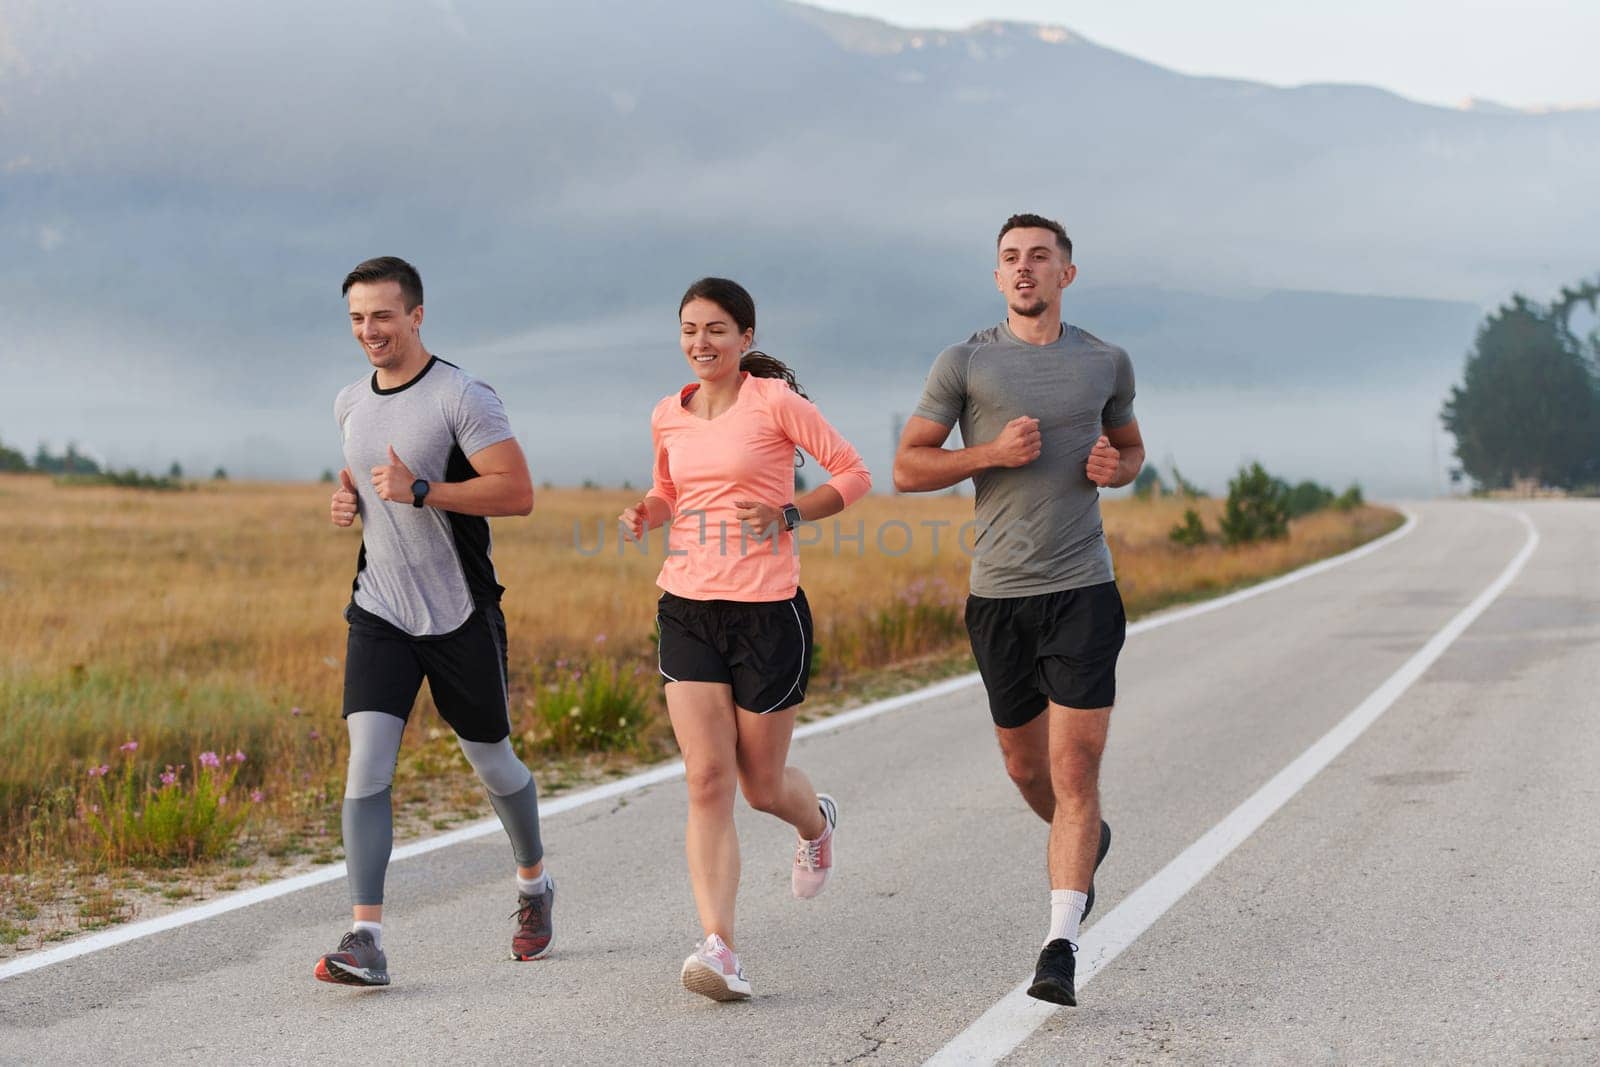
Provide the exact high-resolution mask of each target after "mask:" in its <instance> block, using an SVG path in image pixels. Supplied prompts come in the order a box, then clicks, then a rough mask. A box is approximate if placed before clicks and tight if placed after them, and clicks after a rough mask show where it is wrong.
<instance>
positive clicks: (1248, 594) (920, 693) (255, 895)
mask: <svg viewBox="0 0 1600 1067" xmlns="http://www.w3.org/2000/svg"><path fill="white" fill-rule="evenodd" d="M1405 515H1406V521H1405V523H1404V524H1403V525H1401V526H1400V527H1399V529H1396V530H1394V531H1392V532H1390V533H1388V534H1385V535H1384V536H1383V537H1380V538H1378V539H1377V540H1376V541H1370V542H1368V543H1367V544H1365V545H1362V546H1361V547H1360V548H1355V549H1351V550H1350V551H1349V552H1345V553H1342V554H1340V555H1337V556H1332V557H1330V558H1328V559H1325V560H1320V561H1318V562H1316V563H1312V564H1308V565H1307V566H1304V567H1301V568H1300V569H1299V570H1294V571H1290V572H1289V573H1288V574H1284V575H1280V576H1279V577H1277V578H1273V579H1271V580H1269V581H1265V582H1262V583H1260V584H1259V585H1253V586H1250V587H1249V588H1247V589H1241V590H1239V591H1238V592H1235V593H1229V594H1228V595H1227V596H1221V597H1218V598H1217V599H1215V600H1208V601H1205V602H1204V603H1200V604H1193V605H1190V606H1188V607H1183V608H1175V609H1173V610H1171V611H1164V612H1159V613H1157V614H1155V615H1152V616H1150V617H1149V618H1147V619H1142V620H1140V621H1139V622H1136V623H1134V624H1132V625H1131V626H1129V627H1128V636H1129V637H1133V636H1135V635H1137V634H1142V633H1145V632H1147V631H1150V630H1154V629H1156V628H1157V627H1160V626H1166V625H1168V624H1170V623H1174V622H1182V621H1184V620H1185V619H1192V618H1194V617H1195V616H1196V615H1204V614H1205V613H1207V612H1210V611H1217V610H1219V609H1221V608H1225V607H1228V606H1230V605H1233V604H1237V603H1239V602H1240V601H1243V600H1249V599H1250V598H1252V597H1257V596H1260V595H1262V594H1263V593H1269V592H1272V591H1273V590H1275V589H1281V588H1283V587H1284V586H1286V585H1290V584H1292V583H1294V582H1298V581H1300V580H1302V579H1305V578H1310V577H1312V576H1313V575H1317V574H1321V573H1323V572H1324V571H1327V570H1330V569H1331V568H1333V567H1338V566H1341V565H1342V564H1345V563H1349V562H1351V561H1352V560H1357V559H1360V558H1362V557H1363V556H1367V555H1370V554H1372V553H1373V552H1376V551H1378V550H1379V549H1381V548H1384V547H1386V546H1388V545H1390V544H1393V543H1394V542H1395V541H1398V540H1399V539H1400V538H1402V537H1404V536H1406V535H1407V534H1409V533H1410V532H1411V531H1412V529H1413V528H1415V527H1416V525H1417V517H1416V516H1415V515H1414V514H1412V513H1410V512H1406V513H1405ZM978 684H979V678H978V675H977V674H976V673H971V674H963V675H958V676H957V677H954V678H948V679H946V680H944V681H942V682H937V683H935V684H933V685H930V686H926V687H924V688H922V689H918V690H915V691H914V692H910V693H902V694H900V695H899V696H896V697H889V698H888V699H886V700H877V701H873V702H872V703H871V704H865V705H863V706H861V707H859V708H856V709H854V710H852V711H846V712H841V713H840V714H838V715H830V716H828V717H827V718H825V719H819V720H818V721H816V722H812V723H807V724H806V725H804V726H801V727H799V728H798V729H796V730H795V732H794V739H795V740H796V741H800V740H804V739H805V738H807V737H814V736H816V735H818V734H825V733H831V732H833V731H834V730H842V729H844V728H845V727H847V726H853V725H855V724H856V723H858V722H864V721H866V720H867V719H873V718H876V717H877V716H879V715H883V714H886V713H888V712H891V711H898V710H899V709H901V708H905V707H909V706H911V705H913V704H920V703H922V702H924V701H927V700H932V699H935V698H937V697H941V696H946V695H948V694H950V693H955V692H959V691H961V690H963V689H967V688H970V687H972V686H976V685H978ZM682 774H683V762H682V761H681V760H677V761H674V762H672V763H666V764H662V765H661V766H658V767H652V768H650V769H649V770H647V771H641V772H639V773H638V774H632V775H629V776H628V777H626V778H619V779H617V780H616V781H614V782H608V783H606V784H605V785H602V786H596V787H594V788H593V789H584V790H581V791H580V792H577V793H572V794H570V795H568V796H564V797H554V798H552V799H550V800H543V799H541V800H540V801H539V816H540V818H541V819H546V818H549V817H551V816H554V815H560V814H561V813H562V812H567V811H572V810H573V809H575V808H581V807H584V806H586V805H589V804H596V803H599V802H600V801H602V800H609V799H610V798H612V797H615V796H621V795H622V794H624V793H631V792H633V791H635V790H638V789H643V788H645V787H646V786H651V785H657V784H659V783H661V782H668V781H672V780H673V779H675V778H678V777H681V776H682ZM500 832H501V827H500V821H499V820H498V819H484V820H482V821H481V822H475V823H471V824H469V825H467V826H463V827H460V828H459V829H456V830H452V831H450V832H449V833H445V834H440V835H438V836H437V837H429V838H424V839H423V840H421V841H413V842H412V843H411V844H409V845H402V846H400V847H398V848H396V849H395V850H394V852H393V854H392V855H391V857H390V862H391V863H394V862H397V861H399V860H404V859H410V858H411V857H413V856H422V855H426V854H427V853H429V852H436V851H438V850H439V849H441V848H449V847H450V846H452V845H459V844H461V843H462V842H464V841H472V840H475V839H477V838H479V837H484V836H486V835H489V834H494V833H500ZM344 876H345V868H344V864H343V863H333V864H329V865H327V866H325V867H318V868H315V869H314V870H310V871H307V872H306V873H304V874H298V875H294V876H292V877H289V878H283V879H279V880H278V881H275V882H268V883H266V884H264V885H259V886H256V887H255V888H254V889H242V890H240V891H239V892H237V893H230V894H228V895H227V896H221V897H217V898H216V899H215V900H210V901H207V902H206V903H204V904H196V905H193V906H191V907H188V908H183V909H180V910H178V911H173V912H168V913H167V914H166V915H159V916H157V917H155V918H153V919H145V920H144V921H142V922H136V923H129V924H127V925H126V926H118V927H115V928H114V929H110V930H104V931H101V932H100V933H97V934H91V935H90V936H88V937H85V938H82V939H81V940H77V941H72V942H69V943H68V944H65V945H59V946H57V947H56V948H52V949H45V950H41V951H38V952H34V953H31V954H29V955H27V956H21V957H19V958H17V959H14V960H12V961H10V962H9V963H5V964H0V982H3V981H5V980H6V979H7V978H14V977H16V976H17V975H19V974H26V973H27V972H29V971H35V970H38V969H40V968H41V967H49V966H52V965H53V964H57V963H64V962H65V961H67V960H70V959H75V958H77V957H79V956H86V955H88V954H89V953H91V952H99V951H101V950H103V949H108V948H112V947H114V946H116V945H121V944H126V943H127V942H129V941H136V940H138V939H139V938H142V937H149V936H150V935H152V934H159V933H162V932H163V931H166V930H175V929H177V928H178V927H180V926H188V925H189V924H190V923H197V922H202V921H204V920H206V919H211V918H215V917H216V916H218V915H225V914H227V913H228V912H230V911H237V910H238V909H240V908H248V907H250V906H251V905H253V904H261V903H264V902H266V901H269V900H273V899H275V898H277V897H281V896H284V895H286V894H289V893H296V892H299V891H300V890H302V889H309V888H311V887H312V886H316V885H322V884H323V883H324V882H332V881H336V880H338V879H340V878H343V877H344Z"/></svg>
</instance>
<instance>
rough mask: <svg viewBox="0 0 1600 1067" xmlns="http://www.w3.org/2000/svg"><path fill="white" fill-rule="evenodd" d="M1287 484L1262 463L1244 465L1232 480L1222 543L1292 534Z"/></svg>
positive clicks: (1272, 539)
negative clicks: (1270, 472) (1263, 466)
mask: <svg viewBox="0 0 1600 1067" xmlns="http://www.w3.org/2000/svg"><path fill="white" fill-rule="evenodd" d="M1288 495H1289V494H1288V492H1287V487H1286V486H1285V485H1284V483H1283V482H1281V481H1279V480H1278V479H1276V478H1274V477H1272V475H1270V474H1268V473H1267V472H1266V470H1265V469H1263V468H1262V466H1261V464H1259V463H1252V464H1250V466H1249V467H1245V468H1241V469H1240V471H1239V473H1238V474H1237V475H1236V476H1235V477H1234V478H1233V480H1232V481H1230V482H1228V504H1227V508H1226V510H1225V511H1224V513H1223V516H1222V543H1223V544H1225V545H1244V544H1249V543H1250V542H1252V541H1279V540H1282V539H1283V538H1285V537H1288V536H1289V501H1288Z"/></svg>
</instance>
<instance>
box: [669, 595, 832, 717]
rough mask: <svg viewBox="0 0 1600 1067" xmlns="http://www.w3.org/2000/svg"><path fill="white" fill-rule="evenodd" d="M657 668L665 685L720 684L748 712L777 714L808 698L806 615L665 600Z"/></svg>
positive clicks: (790, 605)
mask: <svg viewBox="0 0 1600 1067" xmlns="http://www.w3.org/2000/svg"><path fill="white" fill-rule="evenodd" d="M656 625H657V627H659V629H660V633H661V643H660V646H659V654H660V658H659V660H658V664H659V667H660V670H661V676H662V677H663V678H665V679H666V680H667V681H669V682H721V683H723V684H724V685H731V686H732V687H733V702H734V704H735V705H737V706H738V707H741V708H744V709H745V710H746V711H754V712H757V713H758V714H766V713H767V712H769V711H782V710H783V709H784V708H790V707H793V706H794V705H796V704H798V703H800V702H801V701H802V700H804V699H805V698H806V682H807V681H808V679H809V676H810V673H811V608H810V606H809V605H807V603H806V595H805V593H804V591H802V590H799V589H796V590H795V594H794V596H793V597H792V598H790V599H788V600H773V601H767V602H760V603H750V602H746V601H742V600H687V599H685V598H683V597H681V596H674V595H673V594H671V593H663V594H662V595H661V601H660V603H659V604H658V605H657V606H656Z"/></svg>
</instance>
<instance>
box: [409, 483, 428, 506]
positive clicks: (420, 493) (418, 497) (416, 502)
mask: <svg viewBox="0 0 1600 1067" xmlns="http://www.w3.org/2000/svg"><path fill="white" fill-rule="evenodd" d="M427 495H428V479H426V478H418V479H417V480H416V481H414V482H412V483H411V506H412V507H414V508H420V507H421V506H422V498H423V497H425V496H427Z"/></svg>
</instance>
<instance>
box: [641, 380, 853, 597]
mask: <svg viewBox="0 0 1600 1067" xmlns="http://www.w3.org/2000/svg"><path fill="white" fill-rule="evenodd" d="M698 388H700V386H699V384H698V383H696V384H692V385H686V386H684V387H683V389H682V390H681V391H679V392H677V393H674V394H673V395H671V396H669V397H666V398H664V399H663V400H662V401H661V403H659V404H657V405H656V408H655V411H653V412H652V413H651V415H650V436H651V438H652V440H653V442H654V445H655V474H654V480H653V484H652V485H651V486H650V491H649V493H647V494H646V495H647V496H654V497H659V498H660V499H662V500H664V501H666V503H667V506H668V507H670V508H671V509H672V515H673V522H672V525H671V527H670V533H669V534H668V539H667V560H666V563H664V564H663V565H662V567H661V574H660V576H659V577H658V578H657V579H656V584H657V585H659V586H660V587H661V588H662V589H665V590H666V591H667V592H669V593H672V594H673V595H675V596H681V597H685V598H687V599H689V600H743V601H753V602H754V601H772V600H788V599H789V598H790V597H792V596H794V594H795V589H796V587H797V586H798V585H799V583H800V557H799V555H798V552H797V550H796V547H795V543H794V534H793V533H792V532H790V531H788V530H784V529H783V528H782V526H781V524H780V526H779V529H778V535H777V538H776V541H774V540H773V539H772V538H767V539H765V540H758V539H756V538H753V537H749V536H748V535H745V536H741V526H740V523H739V520H738V519H737V518H736V517H735V514H734V513H735V511H736V510H737V509H736V508H735V507H734V503H733V502H734V501H735V500H756V501H760V502H761V503H764V504H770V505H772V506H773V507H775V508H781V507H782V506H783V505H784V504H787V503H789V502H790V501H792V500H793V499H794V449H795V446H797V445H798V446H799V447H800V448H802V449H804V450H805V451H807V452H809V453H810V454H811V455H813V456H815V457H816V458H817V462H819V463H821V464H822V466H823V467H824V468H826V469H827V471H828V473H829V474H830V475H832V477H831V478H830V479H829V480H828V482H827V484H828V485H831V486H833V488H834V491H835V492H837V493H838V494H839V496H840V497H842V498H843V499H844V502H845V504H846V505H849V504H853V503H855V502H856V501H857V500H860V499H861V498H862V497H863V496H865V495H866V494H867V490H868V489H870V488H872V477H871V475H869V474H868V473H867V468H866V465H865V464H863V463H862V462H861V456H860V454H859V453H857V452H856V450H855V449H854V448H852V447H850V442H848V441H846V440H845V439H844V438H843V437H842V436H840V434H839V431H838V430H835V429H834V428H833V427H832V426H830V425H829V424H828V421H827V420H826V419H824V418H823V417H822V413H821V412H819V411H818V410H817V407H816V405H815V404H813V403H812V402H811V401H809V400H807V399H806V398H805V397H803V396H801V395H800V394H798V393H796V392H795V391H794V390H792V389H790V388H789V386H788V383H786V382H784V381H782V380H781V379H778V378H752V377H750V375H749V374H748V373H745V374H744V377H743V384H742V385H741V386H740V387H739V398H738V399H737V400H736V401H735V402H734V404H733V407H731V408H729V409H728V410H727V411H724V412H723V413H722V414H721V415H718V416H717V417H716V418H714V419H703V418H700V417H699V416H698V415H695V414H693V413H692V412H690V411H689V409H688V408H686V407H685V406H684V405H685V404H686V403H687V402H688V400H689V397H690V396H691V395H693V393H694V391H695V390H696V389H698Z"/></svg>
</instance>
